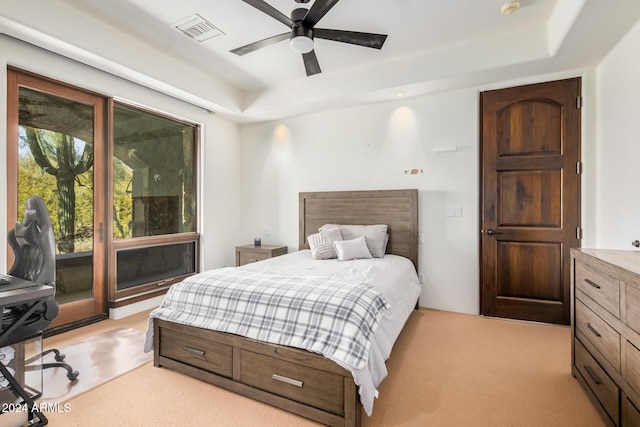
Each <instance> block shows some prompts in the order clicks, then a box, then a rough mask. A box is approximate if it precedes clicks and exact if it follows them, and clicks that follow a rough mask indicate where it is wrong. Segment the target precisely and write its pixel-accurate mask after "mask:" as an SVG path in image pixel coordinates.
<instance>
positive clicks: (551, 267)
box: [480, 79, 580, 325]
mask: <svg viewBox="0 0 640 427" xmlns="http://www.w3.org/2000/svg"><path fill="white" fill-rule="evenodd" d="M481 107H482V118H481V119H482V120H481V155H480V156H481V172H480V174H481V176H480V180H481V182H480V192H481V196H480V201H481V207H480V208H481V219H480V223H481V224H480V225H481V239H480V257H481V260H480V263H481V274H480V281H481V284H480V294H481V302H480V304H481V310H480V311H481V313H482V314H484V315H486V316H496V317H506V318H512V319H522V320H533V321H539V322H546V323H556V324H567V325H568V324H569V323H570V315H569V313H570V254H569V251H570V248H571V247H577V246H579V244H580V240H579V234H580V228H579V227H580V179H579V174H580V163H579V162H580V79H570V80H562V81H555V82H549V83H542V84H535V85H528V86H521V87H514V88H509V89H501V90H495V91H488V92H484V93H482V94H481Z"/></svg>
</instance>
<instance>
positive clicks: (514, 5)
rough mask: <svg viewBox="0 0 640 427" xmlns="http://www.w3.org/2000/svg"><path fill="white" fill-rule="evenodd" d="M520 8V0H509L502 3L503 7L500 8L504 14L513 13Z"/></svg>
mask: <svg viewBox="0 0 640 427" xmlns="http://www.w3.org/2000/svg"><path fill="white" fill-rule="evenodd" d="M518 8H520V2H519V1H510V2H507V3H505V4H503V5H502V9H500V10H501V11H502V14H503V15H511V14H512V13H514V12H515V11H516V10H518Z"/></svg>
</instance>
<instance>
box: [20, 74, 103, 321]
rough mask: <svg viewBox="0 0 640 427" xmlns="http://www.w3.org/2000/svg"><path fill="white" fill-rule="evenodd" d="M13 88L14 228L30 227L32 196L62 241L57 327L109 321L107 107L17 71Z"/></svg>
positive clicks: (99, 99)
mask: <svg viewBox="0 0 640 427" xmlns="http://www.w3.org/2000/svg"><path fill="white" fill-rule="evenodd" d="M8 82H9V84H8V120H7V123H8V134H7V178H8V182H9V183H13V182H15V183H16V184H17V185H15V186H14V185H8V205H9V206H8V207H9V209H8V217H9V221H8V223H9V228H13V227H12V226H11V224H15V222H22V221H23V219H24V205H25V200H26V199H27V198H28V197H29V196H31V195H33V194H35V195H38V196H40V197H42V198H43V199H44V200H45V203H46V204H47V207H48V209H49V214H50V216H51V222H52V225H53V228H54V232H55V239H56V301H57V302H58V304H60V313H59V315H58V317H57V318H56V320H55V322H54V323H53V324H52V327H55V326H60V325H66V324H70V323H73V322H78V321H82V320H87V319H91V318H97V317H104V316H105V315H106V304H105V295H106V287H105V286H106V280H105V249H104V247H105V236H104V226H103V224H104V218H105V203H104V197H100V196H97V195H101V194H104V192H105V190H104V187H105V179H104V176H105V165H104V155H103V154H102V153H104V152H105V149H104V145H105V140H106V138H105V125H104V123H105V122H106V120H105V119H106V116H105V114H106V105H107V100H106V99H105V98H104V97H101V96H99V95H96V94H93V93H90V92H86V91H83V90H80V89H77V88H73V87H70V86H67V85H64V84H58V83H56V82H53V81H49V80H43V79H40V78H37V77H35V76H31V75H29V74H28V73H23V72H18V71H14V70H9V72H8ZM9 258H11V254H9ZM9 261H11V259H10V260H9ZM9 265H10V264H9Z"/></svg>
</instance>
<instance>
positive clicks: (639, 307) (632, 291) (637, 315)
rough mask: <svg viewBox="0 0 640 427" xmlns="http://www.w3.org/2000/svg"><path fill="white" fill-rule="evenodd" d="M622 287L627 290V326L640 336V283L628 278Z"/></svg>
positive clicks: (625, 301) (625, 305)
mask: <svg viewBox="0 0 640 427" xmlns="http://www.w3.org/2000/svg"><path fill="white" fill-rule="evenodd" d="M622 286H624V289H625V300H624V307H625V312H626V319H625V320H626V324H627V326H629V327H630V328H631V329H633V330H634V331H635V332H636V333H638V334H640V281H638V280H633V279H629V278H627V280H626V281H623V282H622Z"/></svg>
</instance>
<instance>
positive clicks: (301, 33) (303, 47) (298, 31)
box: [289, 26, 313, 53]
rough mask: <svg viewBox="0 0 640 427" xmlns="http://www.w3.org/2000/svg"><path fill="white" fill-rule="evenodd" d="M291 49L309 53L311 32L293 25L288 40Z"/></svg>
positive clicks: (311, 44) (311, 42)
mask: <svg viewBox="0 0 640 427" xmlns="http://www.w3.org/2000/svg"><path fill="white" fill-rule="evenodd" d="M289 45H290V46H291V49H293V50H294V51H295V52H298V53H309V52H311V51H312V50H313V33H312V31H311V30H309V29H306V28H304V27H302V26H297V27H294V28H293V30H292V31H291V40H290V41H289Z"/></svg>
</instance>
